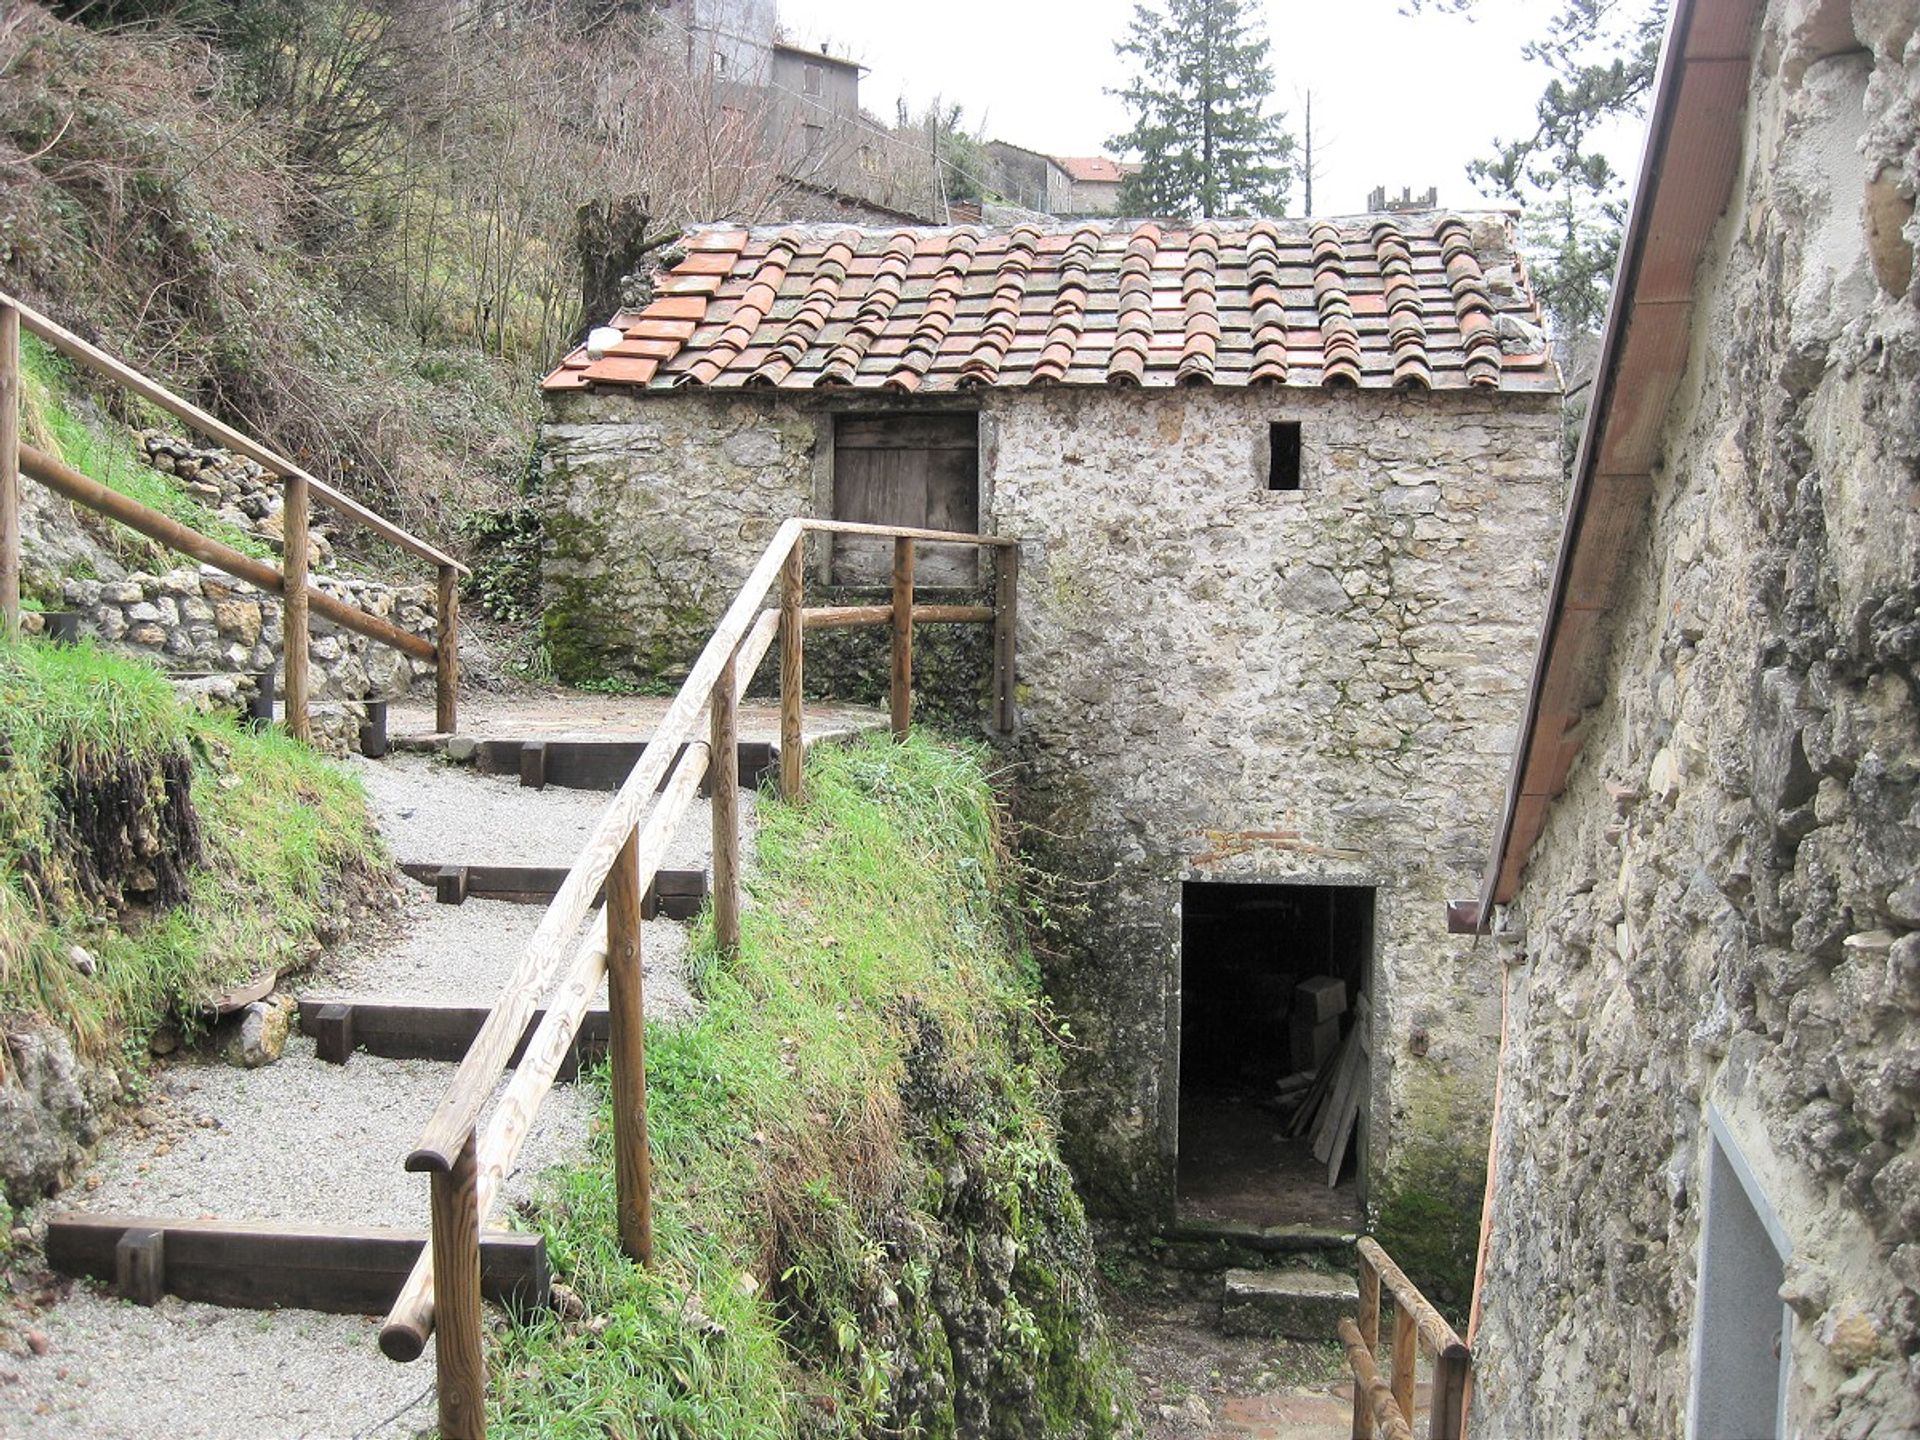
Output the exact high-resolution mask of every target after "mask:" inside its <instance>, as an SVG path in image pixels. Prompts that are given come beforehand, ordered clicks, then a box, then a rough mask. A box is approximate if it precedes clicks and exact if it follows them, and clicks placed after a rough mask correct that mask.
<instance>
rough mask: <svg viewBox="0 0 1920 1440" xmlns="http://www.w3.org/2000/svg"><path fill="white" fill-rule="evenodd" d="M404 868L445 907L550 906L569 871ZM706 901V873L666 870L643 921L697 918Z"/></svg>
mask: <svg viewBox="0 0 1920 1440" xmlns="http://www.w3.org/2000/svg"><path fill="white" fill-rule="evenodd" d="M400 869H401V870H402V871H403V872H405V873H406V874H407V875H409V876H411V877H412V878H413V879H415V880H418V881H419V882H420V883H421V884H423V885H431V886H433V888H434V897H435V898H436V899H437V900H439V901H440V903H441V904H443V905H458V904H460V903H461V902H462V901H464V900H471V899H478V900H506V901H510V902H513V903H516V904H527V905H544V904H546V903H547V902H548V901H549V900H551V899H552V898H553V897H554V896H555V895H557V894H559V893H560V886H561V884H562V883H563V882H564V881H565V880H566V878H567V870H566V867H565V866H561V865H447V864H442V863H440V862H438V861H433V860H403V861H401V862H400ZM601 898H602V897H601V896H599V895H595V896H594V901H593V903H594V904H596V905H598V904H599V903H600V902H601ZM706 899H707V872H706V871H704V870H661V871H659V872H658V873H657V874H656V875H655V877H654V882H653V884H651V885H649V886H648V887H647V893H646V895H645V896H644V897H643V898H642V899H641V901H640V918H641V919H643V920H652V919H655V918H657V917H659V916H665V917H666V918H667V919H669V920H691V919H693V918H694V916H696V915H698V914H699V913H700V907H701V906H702V905H703V904H705V903H706Z"/></svg>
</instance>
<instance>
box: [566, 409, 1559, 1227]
mask: <svg viewBox="0 0 1920 1440" xmlns="http://www.w3.org/2000/svg"><path fill="white" fill-rule="evenodd" d="M978 398H979V403H980V405H981V407H982V423H981V468H982V491H983V494H982V515H983V526H984V528H986V529H989V530H996V531H999V532H1002V533H1010V534H1017V535H1019V536H1021V537H1022V539H1023V541H1024V546H1023V552H1022V554H1023V559H1022V570H1021V585H1020V634H1019V646H1020V658H1019V680H1020V699H1021V712H1022V720H1021V730H1020V734H1019V737H1018V739H1017V741H1016V742H1015V743H1014V745H1013V746H1012V749H1011V754H1010V758H1011V759H1012V760H1014V761H1016V762H1017V764H1018V766H1019V770H1018V775H1019V780H1020V794H1021V801H1020V805H1021V810H1022V813H1023V815H1024V817H1025V819H1026V820H1027V821H1029V822H1030V830H1029V843H1030V844H1031V845H1032V846H1033V847H1034V848H1035V849H1036V850H1037V851H1039V852H1040V854H1041V857H1042V859H1043V860H1044V861H1045V862H1046V863H1048V864H1049V865H1051V866H1053V867H1054V868H1056V869H1058V870H1060V871H1062V872H1064V873H1066V874H1067V875H1068V876H1069V877H1071V878H1072V879H1073V880H1075V881H1078V882H1083V883H1084V884H1085V885H1086V886H1087V887H1088V888H1087V890H1086V893H1087V895H1088V897H1089V900H1090V905H1091V910H1090V914H1089V915H1088V916H1087V918H1086V919H1085V920H1084V921H1079V922H1075V923H1074V924H1073V925H1072V926H1071V927H1070V928H1071V933H1070V934H1069V935H1068V936H1067V937H1066V941H1065V944H1064V946H1063V949H1062V952H1061V953H1060V954H1059V955H1058V956H1057V957H1056V958H1055V960H1054V962H1053V963H1052V964H1051V967H1050V974H1049V976H1048V980H1049V984H1050V986H1051V988H1052V989H1053V991H1054V993H1055V995H1056V998H1057V999H1058V1001H1059V1002H1060V1003H1061V1005H1062V1007H1063V1008H1064V1010H1065V1011H1066V1013H1067V1015H1068V1018H1069V1019H1070V1020H1071V1022H1072V1024H1073V1026H1074V1029H1075V1031H1076V1034H1077V1035H1078V1036H1079V1039H1080V1044H1079V1045H1078V1046H1077V1047H1076V1048H1075V1049H1074V1050H1073V1051H1072V1054H1073V1057H1074V1058H1073V1065H1074V1074H1073V1076H1072V1077H1071V1083H1072V1084H1073V1086H1074V1088H1075V1089H1076V1090H1077V1091H1079V1092H1080V1094H1079V1098H1078V1099H1077V1100H1076V1103H1075V1104H1074V1105H1073V1106H1072V1107H1070V1111H1069V1114H1070V1122H1071V1123H1072V1124H1073V1125H1074V1126H1075V1127H1076V1130H1075V1133H1074V1134H1073V1135H1072V1136H1071V1142H1072V1144H1073V1147H1074V1151H1075V1158H1076V1160H1077V1161H1078V1163H1079V1169H1080V1173H1081V1174H1082V1176H1083V1178H1084V1179H1086V1180H1087V1181H1088V1182H1089V1184H1090V1186H1091V1188H1092V1189H1093V1191H1094V1193H1095V1194H1096V1195H1097V1196H1098V1197H1100V1198H1101V1199H1103V1200H1104V1201H1105V1202H1106V1204H1107V1207H1108V1208H1109V1209H1111V1210H1116V1211H1119V1212H1121V1213H1123V1214H1126V1215H1129V1216H1131V1217H1133V1218H1134V1219H1136V1220H1140V1221H1146V1222H1157V1221H1161V1220H1164V1219H1166V1218H1167V1217H1168V1214H1169V1212H1170V1209H1171V1201H1172V1182H1173V1156H1174V1148H1173V1147H1174V1143H1175V1120H1176V1113H1177V1108H1176V1096H1175V1093H1174V1089H1175V1087H1174V1086H1173V1084H1172V1083H1171V1081H1172V1078H1173V1075H1174V1069H1173V1065H1174V1037H1176V1036H1177V1034H1178V1029H1177V1009H1176V1006H1177V1002H1178V977H1179V938H1180V918H1179V898H1180V890H1179V885H1180V881H1181V880H1182V878H1193V879H1242V880H1296V881H1301V882H1307V883H1354V884H1366V885H1374V886H1377V887H1378V899H1377V916H1376V934H1377V955H1376V961H1375V963H1376V966H1377V972H1376V976H1375V982H1374V987H1373V988H1374V992H1375V994H1374V998H1375V1001H1376V1010H1375V1017H1376V1018H1375V1022H1374V1024H1375V1048H1374V1054H1375V1056H1376V1057H1377V1058H1376V1062H1375V1075H1376V1083H1375V1086H1374V1089H1373V1092H1372V1097H1371V1107H1372V1108H1371V1115H1370V1117H1369V1137H1370V1147H1369V1149H1370V1153H1369V1156H1368V1161H1369V1163H1370V1164H1371V1166H1372V1167H1373V1170H1374V1173H1375V1175H1376V1177H1378V1176H1379V1175H1380V1174H1381V1173H1382V1168H1381V1167H1382V1166H1383V1165H1384V1164H1387V1163H1388V1155H1389V1137H1390V1136H1396V1135H1402V1134H1404V1135H1408V1136H1418V1135H1423V1136H1425V1137H1426V1138H1427V1139H1428V1140H1429V1141H1430V1142H1431V1143H1433V1144H1435V1145H1439V1146H1442V1147H1445V1148H1451V1149H1452V1150H1455V1151H1457V1152H1459V1153H1461V1154H1464V1155H1466V1156H1468V1157H1470V1158H1471V1163H1473V1164H1476V1165H1477V1164H1478V1162H1479V1160H1480V1159H1481V1158H1483V1157H1484V1154H1485V1128H1484V1127H1485V1117H1486V1113H1487V1109H1488V1106H1489V1102H1490V1099H1491V1068H1492V1060H1493V1051H1494V1042H1495V1040H1496V1039H1497V1035H1498V1021H1499V1003H1498V994H1497V990H1496V988H1495V984H1494V980H1495V976H1494V974H1493V969H1492V962H1491V960H1490V958H1489V951H1488V949H1487V947H1485V946H1484V945H1483V946H1481V947H1480V948H1479V949H1478V950H1476V949H1475V947H1474V946H1473V945H1472V943H1471V942H1469V941H1465V940H1461V939H1457V938H1449V937H1448V936H1447V935H1446V933H1445V905H1446V902H1447V900H1448V899H1450V898H1455V897H1458V896H1464V895H1470V894H1472V893H1474V892H1475V890H1476V887H1477V882H1478V878H1479V867H1480V865H1481V864H1482V862H1483V860H1484V857H1485V853H1486V848H1487V846H1488V844H1489V843H1490V840H1491V834H1490V831H1491V819H1490V817H1491V816H1492V815H1493V813H1494V810H1495V807H1496V804H1497V801H1498V798H1499V794H1500V787H1501V785H1502V783H1503V782H1504V780H1505V777H1506V769H1507V765H1508V758H1509V754H1510V749H1511V745H1512V740H1513V727H1514V724H1515V717H1516V716H1517V714H1518V711H1519V706H1520V700H1521V696H1522V694H1523V692H1524V688H1525V684H1526V677H1527V673H1528V669H1529V666H1530V662H1531V657H1532V645H1533V637H1534V635H1535V633H1536V631H1537V627H1538V625H1539V621H1540V615H1541V610H1542V606H1543V602H1544V594H1545V582H1546V576H1547V573H1548V567H1549V564H1550V561H1551V555H1552V548H1553V540H1554V536H1555V534H1556V533H1557V529H1558V524H1559V517H1560V508H1561V500H1562V491H1561V485H1560V483H1559V476H1560V464H1559V457H1558V442H1559V419H1558V405H1557V400H1556V397H1553V396H1534V397H1516V396H1493V397H1483V396H1476V395H1460V394H1440V395H1424V396H1399V395H1383V394H1378V393H1372V392H1349V393H1340V394H1326V393H1321V392H1317V391H1315V392H1300V391H1291V390H1280V391H1271V392H1248V391H1234V390H1219V391H1211V390H1182V391H1178V392H1150V393H1142V392H1139V391H1107V390H1098V391H1086V390H1081V389H1078V388H1061V389H1054V390H1048V391H1016V392H1000V391H986V392H982V394H981V395H980V396H979V397H978ZM549 403H550V407H551V408H550V412H549V414H550V423H549V424H548V425H547V426H546V428H545V430H544V432H543V444H544V450H545V470H544V476H545V480H544V483H545V492H546V496H547V506H548V508H547V536H548V550H547V554H546V573H547V589H548V601H549V610H548V617H549V618H548V626H549V630H548V634H549V642H550V644H551V645H552V646H553V648H554V653H555V659H556V663H561V664H562V673H566V666H568V665H578V666H582V667H588V666H591V667H600V668H602V669H604V670H606V671H611V672H614V673H627V674H633V675H638V676H650V675H652V674H655V673H664V674H667V675H672V674H675V673H679V672H683V671H684V668H685V666H686V664H687V663H688V662H689V661H690V660H691V658H692V656H693V654H694V653H696V651H697V649H698V647H699V645H700V644H701V643H702V642H703V641H704V639H705V637H706V634H707V632H708V629H709V628H710V626H711V624H712V620H713V618H714V617H715V616H716V615H717V614H718V612H719V610H720V609H721V608H722V607H723V606H724V605H726V604H727V603H728V602H729V601H730V600H731V599H732V597H733V594H734V592H735V590H736V588H737V587H738V585H739V583H740V581H741V579H742V578H743V577H744V575H745V572H746V570H747V569H748V567H749V566H750V565H751V564H752V563H753V561H754V560H755V558H756V557H757V556H758V554H759V552H760V550H761V549H762V548H763V546H764V544H765V542H766V540H767V538H768V537H769V536H770V535H771V533H772V530H773V528H774V526H775V525H776V524H777V523H778V521H779V520H780V519H782V518H784V517H785V516H787V515H790V514H806V513H819V511H820V509H822V508H824V506H825V504H826V503H827V499H826V497H827V496H829V495H830V494H831V476H830V464H831V443H830V436H831V427H830V425H826V424H822V423H820V420H821V418H822V417H825V416H827V415H829V414H830V413H831V409H832V407H833V406H834V405H836V404H838V405H843V406H844V405H845V404H847V403H848V402H847V400H846V399H844V398H839V399H837V400H836V399H833V398H815V397H794V396H788V395H748V396H732V395H728V396H711V395H710V396H701V395H644V396H625V395H583V396H573V395H568V396H561V397H555V398H553V399H552V400H550V402H549ZM868 403H871V402H868ZM1289 419H1291V420H1298V421H1300V422H1302V424H1303V426H1304V452H1305V453H1304V469H1305V484H1304V488H1303V490H1302V491H1300V492H1297V493H1279V492H1270V491H1269V490H1268V489H1267V488H1266V482H1265V457H1266V447H1267V425H1268V422H1269V421H1273V420H1289ZM808 648H809V676H810V678H811V677H812V676H813V675H814V674H815V673H816V666H815V658H814V657H815V651H816V647H815V646H814V645H813V644H812V643H811V642H810V643H809V647H808ZM563 662H564V663H563ZM922 673H923V674H929V675H930V673H931V672H929V671H925V670H923V672H922ZM955 713H958V712H957V710H956V712H955ZM1270 832H1289V836H1288V837H1287V838H1276V837H1275V836H1274V835H1273V834H1272V833H1270ZM1416 1031H1420V1032H1423V1033H1422V1035H1421V1036H1420V1037H1419V1043H1417V1044H1416V1043H1415V1039H1414V1036H1415V1032H1416ZM1422 1047H1424V1054H1423V1055H1420V1056H1418V1057H1416V1056H1415V1055H1414V1054H1413V1053H1411V1052H1412V1050H1414V1049H1420V1048H1422ZM1409 1127H1412V1128H1409ZM1466 1203H1467V1205H1468V1206H1469V1209H1472V1208H1473V1207H1475V1206H1477V1189H1476V1190H1475V1192H1474V1194H1473V1195H1471V1196H1469V1197H1468V1199H1467V1202H1466ZM1470 1224H1471V1221H1470V1220H1469V1225H1470Z"/></svg>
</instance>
